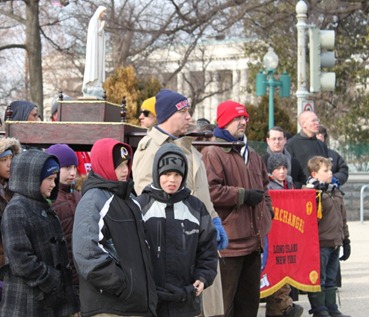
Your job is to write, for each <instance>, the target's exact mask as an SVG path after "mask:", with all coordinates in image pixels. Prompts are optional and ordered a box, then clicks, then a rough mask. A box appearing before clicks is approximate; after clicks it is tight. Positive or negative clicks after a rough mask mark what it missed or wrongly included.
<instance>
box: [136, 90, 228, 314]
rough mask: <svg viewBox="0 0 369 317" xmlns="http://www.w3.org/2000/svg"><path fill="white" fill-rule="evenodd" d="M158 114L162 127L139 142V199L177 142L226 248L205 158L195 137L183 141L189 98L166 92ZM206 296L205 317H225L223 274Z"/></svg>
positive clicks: (189, 180)
mask: <svg viewBox="0 0 369 317" xmlns="http://www.w3.org/2000/svg"><path fill="white" fill-rule="evenodd" d="M155 110H156V116H157V119H158V124H157V125H156V126H154V127H153V128H151V129H150V130H149V131H148V132H147V135H146V136H145V137H144V138H143V139H142V140H141V141H140V142H139V144H138V147H137V150H136V152H135V154H134V157H133V166H132V171H133V180H134V183H135V191H136V193H137V195H140V194H141V192H142V190H143V189H144V187H145V186H147V185H149V184H151V183H152V163H153V160H154V156H155V153H156V152H157V150H158V149H159V148H160V146H161V145H163V144H164V143H167V142H173V143H174V144H176V145H177V146H179V147H180V148H181V149H182V150H183V151H184V153H185V155H186V157H187V160H188V171H189V172H188V177H187V187H188V188H189V189H190V190H191V193H192V194H193V195H194V196H196V197H197V198H199V199H200V200H202V202H203V203H204V204H205V206H206V208H207V210H208V211H209V213H210V215H211V217H212V219H213V223H214V226H215V228H216V230H217V233H218V234H217V240H218V249H224V248H226V247H227V244H228V237H227V235H226V233H225V231H224V229H223V226H222V224H221V221H220V218H219V216H218V214H217V212H216V211H215V210H214V206H213V203H212V202H211V199H210V194H209V186H208V180H207V176H206V170H205V165H204V163H203V161H202V159H201V154H200V153H199V152H198V151H197V150H196V149H195V148H194V147H193V146H192V138H191V137H183V135H185V134H186V133H187V131H188V128H189V126H190V121H191V114H190V112H189V110H190V106H189V104H188V100H187V98H186V97H184V96H183V95H181V94H179V93H177V92H174V91H171V90H168V89H162V90H160V92H159V93H158V94H157V95H156V104H155ZM218 272H219V271H218ZM203 294H204V295H203V310H204V315H205V316H214V315H222V314H223V302H222V290H221V285H220V278H219V274H218V275H217V278H216V279H215V281H214V283H213V286H211V287H210V288H209V289H207V290H205V292H204V293H203Z"/></svg>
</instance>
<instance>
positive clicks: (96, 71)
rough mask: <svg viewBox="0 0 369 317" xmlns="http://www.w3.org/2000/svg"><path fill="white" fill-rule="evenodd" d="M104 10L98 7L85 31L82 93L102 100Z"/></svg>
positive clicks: (103, 79)
mask: <svg viewBox="0 0 369 317" xmlns="http://www.w3.org/2000/svg"><path fill="white" fill-rule="evenodd" d="M105 15H106V8H105V7H103V6H99V7H98V8H97V10H96V11H95V13H94V15H93V16H92V18H91V20H90V22H89V24H88V31H87V45H86V63H85V72H84V75H83V85H82V92H83V96H84V97H97V98H99V99H103V95H104V89H103V88H102V84H103V82H104V81H105V32H104V26H105V21H104V17H105Z"/></svg>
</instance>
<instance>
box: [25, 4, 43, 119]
mask: <svg viewBox="0 0 369 317" xmlns="http://www.w3.org/2000/svg"><path fill="white" fill-rule="evenodd" d="M38 14H39V0H29V1H26V47H27V55H28V62H29V82H30V99H31V101H32V102H34V103H36V104H37V106H38V111H39V113H40V114H43V85H42V46H41V36H40V23H39V16H38Z"/></svg>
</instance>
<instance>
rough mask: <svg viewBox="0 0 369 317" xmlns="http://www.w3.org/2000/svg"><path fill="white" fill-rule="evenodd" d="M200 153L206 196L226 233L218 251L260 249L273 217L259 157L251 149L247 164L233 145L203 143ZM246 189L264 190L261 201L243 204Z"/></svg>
mask: <svg viewBox="0 0 369 317" xmlns="http://www.w3.org/2000/svg"><path fill="white" fill-rule="evenodd" d="M217 141H218V142H224V140H221V139H217ZM201 153H202V155H203V160H204V163H205V166H206V171H207V175H208V181H209V188H210V195H211V198H212V201H213V203H214V206H215V208H216V210H217V212H218V214H219V216H220V217H221V219H222V223H223V226H224V229H225V230H226V232H227V234H228V239H229V244H228V248H227V249H225V250H223V251H220V252H221V254H222V256H225V257H236V256H244V255H248V254H251V253H252V252H255V251H261V250H262V249H263V246H264V238H265V236H266V235H267V234H268V232H269V230H270V227H271V223H272V216H273V210H272V203H271V198H270V196H269V194H268V188H267V186H268V183H269V178H268V173H267V170H266V167H265V164H264V162H263V160H262V159H261V157H260V156H259V155H258V154H257V153H256V152H255V151H254V150H253V149H251V148H249V151H248V160H247V163H245V161H244V159H243V157H242V156H241V155H240V153H239V152H238V151H237V150H235V149H233V148H223V147H220V146H206V147H205V148H204V149H203V150H202V152H201ZM249 189H260V190H264V193H265V198H264V200H263V201H262V202H260V203H259V204H257V205H256V206H255V207H251V206H248V205H245V204H244V203H243V201H244V193H245V190H249Z"/></svg>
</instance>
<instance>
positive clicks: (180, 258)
mask: <svg viewBox="0 0 369 317" xmlns="http://www.w3.org/2000/svg"><path fill="white" fill-rule="evenodd" d="M176 148H177V147H175V146H173V145H168V146H167V147H166V149H163V147H162V148H160V149H159V150H158V152H157V155H155V159H154V163H153V166H154V168H153V184H152V186H147V187H146V188H145V189H144V191H143V194H142V195H141V196H139V197H138V198H137V200H138V202H139V203H140V205H141V208H142V213H143V219H144V221H145V228H146V233H147V237H148V242H149V245H150V251H151V261H152V263H153V268H154V279H155V284H156V285H157V287H160V288H164V289H165V288H166V284H170V285H174V286H175V287H178V288H184V287H186V286H189V285H192V284H193V283H194V282H195V281H196V280H200V281H202V282H203V283H204V285H205V288H206V287H208V286H210V285H211V284H212V283H213V280H214V278H215V276H216V274H217V261H218V255H217V246H216V230H215V228H214V226H213V223H212V220H211V217H210V215H209V213H208V211H207V210H206V208H205V205H204V204H203V203H202V202H201V201H200V200H199V199H198V198H196V197H194V196H192V195H191V194H190V190H189V189H187V188H184V187H182V188H181V189H179V190H178V191H177V192H176V193H175V194H173V195H170V196H169V195H167V194H166V193H165V192H164V191H163V190H162V189H160V185H159V175H158V166H159V161H160V158H161V157H162V155H164V154H167V153H168V152H170V151H172V152H173V153H177V154H178V155H180V156H182V157H185V156H184V153H183V152H182V151H177V150H176ZM177 149H178V148H177ZM185 182H186V175H185V176H184V177H183V180H182V184H183V183H185ZM157 312H158V316H161V317H164V316H173V317H177V316H178V317H181V316H183V317H185V316H186V317H187V316H196V315H198V314H199V313H200V301H199V298H198V297H192V298H191V299H188V300H186V301H181V302H173V301H162V302H160V301H159V303H158V309H157Z"/></svg>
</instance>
